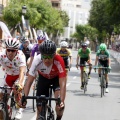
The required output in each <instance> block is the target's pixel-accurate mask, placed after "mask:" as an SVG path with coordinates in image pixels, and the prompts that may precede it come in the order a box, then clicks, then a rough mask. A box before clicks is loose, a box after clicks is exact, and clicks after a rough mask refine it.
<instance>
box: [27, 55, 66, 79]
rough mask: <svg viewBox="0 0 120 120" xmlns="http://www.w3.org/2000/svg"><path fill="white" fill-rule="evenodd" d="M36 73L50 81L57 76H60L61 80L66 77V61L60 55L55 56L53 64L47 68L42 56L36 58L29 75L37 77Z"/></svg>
mask: <svg viewBox="0 0 120 120" xmlns="http://www.w3.org/2000/svg"><path fill="white" fill-rule="evenodd" d="M36 71H38V72H39V74H41V75H42V76H44V77H45V78H48V79H52V78H54V77H56V76H59V78H62V77H66V71H65V65H64V61H63V59H62V57H61V56H60V55H55V56H54V60H53V64H52V65H50V66H49V67H47V66H45V64H44V63H43V61H42V59H41V54H39V55H37V56H35V57H34V60H33V62H32V66H31V68H30V71H29V74H30V75H31V76H35V72H36Z"/></svg>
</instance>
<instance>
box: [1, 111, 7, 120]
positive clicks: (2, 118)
mask: <svg viewBox="0 0 120 120" xmlns="http://www.w3.org/2000/svg"><path fill="white" fill-rule="evenodd" d="M0 120H7V117H6V111H5V109H2V110H0Z"/></svg>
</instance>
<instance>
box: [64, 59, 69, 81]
mask: <svg viewBox="0 0 120 120" xmlns="http://www.w3.org/2000/svg"><path fill="white" fill-rule="evenodd" d="M63 60H64V64H65V70H66V74H67V75H66V82H67V78H68V69H69V68H68V67H69V62H68V59H63Z"/></svg>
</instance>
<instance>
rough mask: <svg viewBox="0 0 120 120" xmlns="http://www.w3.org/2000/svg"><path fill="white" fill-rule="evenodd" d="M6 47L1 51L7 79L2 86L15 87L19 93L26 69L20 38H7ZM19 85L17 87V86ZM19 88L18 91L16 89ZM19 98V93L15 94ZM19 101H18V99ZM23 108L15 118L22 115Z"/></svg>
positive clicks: (1, 62)
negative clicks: (20, 48)
mask: <svg viewBox="0 0 120 120" xmlns="http://www.w3.org/2000/svg"><path fill="white" fill-rule="evenodd" d="M5 45H6V49H5V50H4V51H3V52H0V64H1V66H2V68H3V70H4V71H5V77H4V78H5V79H4V80H3V81H2V82H1V86H9V87H12V86H13V87H14V89H15V90H14V92H15V93H19V95H20V91H21V89H22V87H23V84H24V75H25V70H26V61H25V56H24V54H23V52H22V51H20V50H18V48H19V40H17V39H16V38H8V39H6V40H5ZM16 86H17V88H16ZM16 90H17V91H16ZM15 95H16V97H15V98H17V95H18V94H15ZM1 99H2V91H0V100H1ZM16 102H18V101H16ZM22 110H23V109H21V108H20V109H19V110H18V111H17V113H16V116H15V118H16V119H20V118H21V117H22Z"/></svg>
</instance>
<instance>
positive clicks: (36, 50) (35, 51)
mask: <svg viewBox="0 0 120 120" xmlns="http://www.w3.org/2000/svg"><path fill="white" fill-rule="evenodd" d="M37 40H38V43H37V44H35V45H34V46H33V48H32V50H31V55H30V60H29V63H28V64H29V66H28V71H29V68H30V67H31V64H32V61H33V59H34V56H35V55H38V54H40V51H39V45H40V44H41V43H42V42H43V41H44V40H46V37H45V36H44V35H42V34H40V35H38V36H37Z"/></svg>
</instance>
